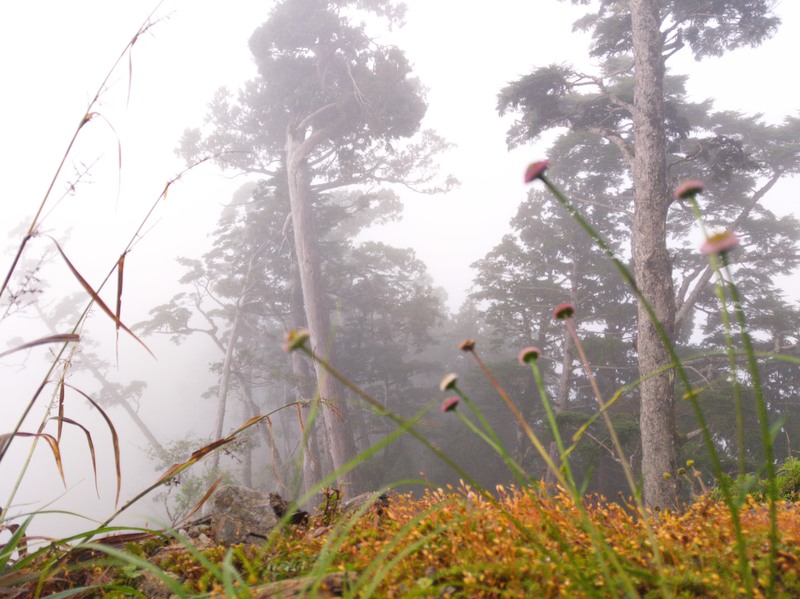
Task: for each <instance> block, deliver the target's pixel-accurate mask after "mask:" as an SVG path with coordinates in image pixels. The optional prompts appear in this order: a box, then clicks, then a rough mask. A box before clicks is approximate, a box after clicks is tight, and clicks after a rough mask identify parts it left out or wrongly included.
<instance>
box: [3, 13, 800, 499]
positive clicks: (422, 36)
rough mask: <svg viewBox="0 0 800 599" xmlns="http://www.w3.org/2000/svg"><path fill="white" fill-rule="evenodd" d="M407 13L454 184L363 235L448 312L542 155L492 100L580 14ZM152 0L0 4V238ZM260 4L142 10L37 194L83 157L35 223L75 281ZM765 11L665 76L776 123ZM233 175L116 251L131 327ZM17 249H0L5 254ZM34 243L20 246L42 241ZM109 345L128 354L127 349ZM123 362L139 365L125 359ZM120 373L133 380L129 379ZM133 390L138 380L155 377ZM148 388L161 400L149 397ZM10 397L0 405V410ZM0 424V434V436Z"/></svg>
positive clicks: (246, 64) (161, 296)
mask: <svg viewBox="0 0 800 599" xmlns="http://www.w3.org/2000/svg"><path fill="white" fill-rule="evenodd" d="M407 4H408V6H409V11H408V15H407V25H406V27H405V28H404V29H403V30H402V31H401V32H399V33H397V34H396V35H393V36H392V38H391V39H392V40H393V41H395V42H396V43H397V44H398V45H399V46H400V47H401V48H403V49H404V50H405V51H406V52H407V54H408V55H409V57H410V58H411V60H412V62H413V63H414V65H415V71H416V74H417V75H418V76H419V77H420V78H421V80H422V81H423V83H424V84H425V85H426V86H427V87H428V88H429V94H428V100H429V104H430V106H429V110H428V114H427V117H426V120H425V123H424V126H425V127H430V128H434V129H436V130H437V131H438V132H439V133H441V134H442V135H443V136H444V137H445V138H447V139H448V140H449V141H451V142H453V143H455V144H456V145H457V148H456V149H455V150H453V151H452V152H451V153H450V154H449V155H448V156H445V157H443V159H442V162H443V166H444V169H445V171H446V172H450V173H452V174H454V175H455V176H456V177H457V178H459V179H460V180H461V182H462V185H461V187H460V188H458V189H457V190H456V191H454V192H452V193H450V194H449V195H447V196H443V197H426V196H417V195H414V194H407V195H406V196H404V199H405V203H406V212H405V218H404V220H403V221H402V222H401V223H398V224H395V225H391V226H390V227H388V228H387V229H385V230H383V231H381V232H380V236H381V238H382V239H387V240H389V241H391V242H393V243H395V244H396V245H400V246H411V247H414V248H415V249H416V250H417V252H418V255H419V257H420V258H422V259H423V260H424V261H425V262H426V263H427V264H428V266H429V268H430V271H431V273H432V275H433V277H434V280H435V281H436V283H437V284H439V285H442V286H443V287H445V288H446V289H447V291H448V293H449V294H450V302H449V305H450V307H451V308H452V309H457V308H458V306H459V305H460V303H461V301H462V300H463V299H464V297H465V293H466V290H467V288H468V287H469V285H470V282H471V276H472V275H471V272H470V270H469V268H468V265H469V264H470V263H471V262H473V261H475V260H477V259H479V258H481V257H482V256H483V255H485V254H486V252H487V251H488V250H489V249H491V248H492V247H493V246H494V245H495V244H496V243H498V242H499V240H500V238H501V236H502V235H503V234H504V233H505V232H506V231H507V225H508V221H509V219H510V218H511V217H512V216H513V214H514V213H515V211H516V208H517V206H518V204H519V202H520V201H521V200H522V199H523V198H524V197H525V193H526V189H525V187H524V186H523V184H522V181H521V179H522V172H523V171H524V168H525V166H526V165H527V163H528V162H530V161H532V160H535V159H540V158H542V157H544V154H543V153H544V149H545V147H546V146H544V145H541V146H540V147H538V148H536V147H531V148H526V149H523V150H517V151H515V152H513V153H508V152H507V151H506V147H505V131H506V128H507V126H508V121H503V120H501V119H499V118H498V116H497V114H496V112H495V104H496V96H497V93H498V91H499V90H500V88H501V87H502V86H504V85H505V84H506V83H508V82H510V81H512V80H514V79H516V78H518V77H519V76H521V75H524V74H526V73H527V72H529V71H530V70H531V67H533V66H542V65H546V64H549V63H552V62H572V63H585V62H586V59H585V58H583V56H584V54H585V49H586V42H587V40H586V38H585V36H582V35H577V34H573V33H571V22H572V21H573V20H574V18H575V17H576V16H577V15H578V14H580V11H576V10H575V9H574V8H573V7H572V6H571V5H570V3H569V2H557V1H556V0H528V1H522V0H494V1H493V2H491V3H489V2H475V1H471V2H466V1H464V0H407ZM154 5H155V3H153V4H152V5H151V3H149V2H146V1H137V2H119V1H117V2H114V1H111V2H109V1H108V0H71V1H69V2H65V1H63V0H27V1H25V2H13V3H12V2H5V3H3V5H2V8H0V81H2V82H3V94H2V96H0V111H1V113H2V115H3V118H0V194H2V195H1V196H0V230H2V231H10V230H11V229H12V228H13V227H15V226H17V225H18V224H19V223H20V222H22V221H26V222H27V221H29V220H30V218H31V216H32V214H33V212H34V211H35V208H36V206H38V203H39V201H40V200H41V198H42V195H43V193H44V191H45V189H46V188H47V185H48V183H49V180H50V178H51V177H52V175H53V173H54V170H55V168H56V166H57V164H58V162H59V160H60V159H61V156H62V154H63V152H64V150H65V148H66V146H67V143H68V141H69V139H70V138H71V136H72V134H73V132H74V129H75V127H76V125H77V124H78V122H79V121H80V120H81V118H82V116H83V114H84V111H85V109H86V106H87V103H88V100H89V99H90V98H91V97H92V96H93V95H94V93H95V91H96V89H97V87H98V85H99V84H100V82H101V81H102V79H103V78H104V77H105V75H106V73H107V71H108V69H109V67H110V66H111V64H112V63H113V61H114V60H115V59H116V57H117V56H118V55H119V53H120V52H121V50H122V49H123V47H124V45H125V43H126V41H127V40H129V39H130V38H131V37H132V35H133V34H134V33H135V31H136V30H137V28H138V26H139V25H140V23H141V22H142V21H143V20H144V18H145V16H146V15H147V14H148V13H149V11H150V10H152V8H153V6H154ZM270 5H271V2H269V1H265V0H258V1H256V0H231V1H228V2H225V3H222V2H208V1H200V0H192V1H189V0H166V1H165V2H164V3H163V5H162V6H161V8H160V9H159V10H158V12H157V15H158V16H161V17H167V18H165V19H164V20H163V21H162V22H160V23H158V24H157V25H156V26H155V27H154V28H153V29H152V30H151V31H150V32H148V33H147V34H145V35H144V36H143V37H142V39H140V40H139V42H138V43H137V44H136V46H135V48H134V51H133V55H132V80H131V88H130V89H131V91H130V102H129V103H127V102H126V96H127V93H128V83H129V82H128V77H129V72H128V65H127V58H126V59H125V60H124V61H123V65H122V66H121V67H120V68H119V69H118V70H117V71H115V72H114V74H113V75H112V77H111V83H110V87H109V89H108V90H107V91H106V92H105V93H104V95H103V100H102V103H101V105H100V106H99V108H98V109H97V110H98V112H100V113H101V114H102V115H103V118H97V119H95V120H94V121H93V122H92V123H90V124H89V125H87V126H86V127H85V128H84V130H83V131H82V134H81V136H80V138H79V143H78V144H77V146H76V148H75V151H74V153H73V155H72V157H71V159H70V160H68V162H67V166H66V168H65V177H63V178H62V179H61V180H60V181H58V182H57V183H56V187H55V189H56V193H55V194H54V196H53V198H52V199H51V200H55V199H57V198H58V197H59V196H60V195H61V193H63V192H64V191H66V189H67V186H68V182H69V180H70V178H71V177H72V173H73V172H74V168H75V166H76V165H77V166H78V168H80V166H79V165H80V164H81V163H83V164H93V166H92V169H91V175H90V177H89V178H88V179H87V180H86V181H85V182H84V183H82V184H81V185H80V186H79V187H78V189H77V193H76V194H74V195H69V196H67V197H66V198H65V199H64V200H63V201H62V202H61V203H60V204H58V206H57V207H56V209H55V210H54V212H53V213H52V214H51V215H50V216H48V218H47V220H46V221H45V229H47V230H50V231H51V232H53V234H54V235H55V236H57V237H60V236H62V235H63V232H64V231H66V230H67V229H69V230H70V231H71V234H70V237H69V240H68V242H67V244H66V246H65V247H66V251H67V253H68V254H69V256H70V257H71V259H72V260H73V262H74V263H75V264H76V266H78V268H79V269H81V271H82V272H83V273H84V275H85V276H86V277H87V278H88V279H89V281H90V282H92V283H93V284H95V285H96V284H97V283H98V282H99V281H100V280H101V279H102V277H103V276H105V274H106V273H107V272H108V271H109V269H110V268H111V267H112V266H113V264H114V262H115V261H116V258H117V257H118V255H119V253H120V252H121V251H122V249H123V248H124V246H125V244H126V243H127V241H128V239H129V238H130V236H131V235H132V233H133V231H134V230H135V229H136V228H137V227H138V224H139V222H140V221H141V219H142V218H143V217H144V214H145V213H146V212H147V211H148V210H149V209H150V207H151V205H152V204H153V203H154V202H155V200H156V198H157V197H158V196H159V194H160V193H161V190H162V189H163V187H164V184H165V182H166V181H168V180H170V179H171V178H173V177H174V176H175V174H177V173H178V172H179V171H180V170H181V169H182V168H183V165H182V163H181V161H180V160H179V159H178V158H177V157H176V156H175V155H174V152H173V150H174V148H175V147H176V145H177V142H178V139H179V137H180V135H181V133H182V131H183V130H184V129H185V128H186V127H191V126H197V125H199V124H201V123H202V121H203V118H204V115H205V114H206V106H207V104H208V102H209V100H210V99H211V96H212V94H213V92H214V91H215V90H216V89H217V88H218V87H220V86H222V85H227V86H229V87H230V88H231V89H236V88H237V87H238V86H239V84H240V83H242V82H243V81H244V80H246V79H247V78H249V77H251V76H253V75H254V74H255V68H254V66H253V63H252V60H251V58H250V54H249V50H248V48H247V41H248V39H249V37H250V34H251V33H252V31H253V30H254V29H255V28H256V27H257V26H258V25H259V24H260V23H262V22H263V21H264V20H265V19H266V17H267V15H268V11H269V7H270ZM778 13H779V14H780V15H781V16H783V18H784V21H785V22H784V25H783V27H782V28H781V30H780V32H779V33H778V35H777V36H776V37H775V38H774V39H772V40H770V41H769V42H767V43H766V44H764V45H763V46H762V47H760V48H758V49H755V50H740V51H737V52H734V53H731V54H729V55H728V56H726V57H725V58H724V59H721V60H709V61H706V62H704V63H699V64H698V63H694V62H693V61H692V60H691V59H689V58H681V59H680V61H677V60H676V61H675V62H674V64H673V65H672V67H673V68H674V69H676V70H679V71H682V72H686V70H688V69H691V71H692V78H691V79H690V90H691V93H692V94H694V95H695V97H696V98H697V99H700V98H704V97H707V96H713V97H716V98H717V100H718V102H717V106H718V107H721V108H728V109H738V110H742V111H744V112H763V113H765V114H766V116H767V117H768V118H769V119H770V120H773V121H778V120H780V118H781V117H782V116H783V115H786V114H791V113H793V112H794V111H796V110H797V109H798V108H800V86H799V85H798V84H797V81H796V77H795V75H794V61H795V60H797V57H798V56H800V42H799V40H800V2H796V1H791V0H784V1H783V3H782V4H781V5H780V6H779V8H778ZM111 127H113V130H112V129H111ZM118 143H119V146H121V148H122V169H121V175H120V170H119V168H118V156H117V148H118ZM98 159H99V161H98V162H97V163H96V164H95V161H96V160H98ZM120 176H121V178H120ZM241 182H242V181H241V180H239V179H232V178H231V177H230V176H229V175H225V176H223V175H220V174H219V173H217V172H215V170H214V169H213V168H208V167H202V168H201V169H198V170H197V171H195V172H193V173H191V174H189V175H188V176H187V177H186V179H185V180H184V182H182V183H181V184H179V185H177V186H175V187H174V188H173V189H172V190H171V191H170V194H169V196H168V198H167V200H166V201H165V202H161V203H160V205H159V206H158V207H157V210H156V215H157V218H156V220H154V221H152V224H154V225H155V226H154V227H153V228H149V229H148V232H147V235H146V236H145V238H144V240H143V241H142V242H141V243H139V244H138V245H137V246H136V248H135V250H134V252H133V253H132V254H131V255H130V256H129V258H128V262H127V277H128V281H127V283H126V285H127V289H126V295H125V301H126V303H125V307H126V310H127V314H128V317H129V319H130V320H129V322H136V321H138V320H141V319H142V318H144V317H145V316H146V314H147V311H148V310H149V309H150V308H151V307H153V306H155V305H157V304H160V303H163V302H165V301H167V300H168V299H169V298H170V297H171V296H172V295H173V293H175V291H176V286H175V285H173V284H171V282H172V281H173V280H174V279H175V278H176V277H177V276H179V274H180V270H179V268H178V267H177V266H176V265H175V264H174V260H173V258H174V257H175V256H176V255H187V256H199V255H200V254H201V253H202V251H203V246H204V245H205V244H206V243H207V235H208V234H209V233H210V231H211V229H212V228H213V226H214V224H215V222H216V219H217V215H218V212H219V207H220V206H221V205H222V204H224V203H226V202H227V201H229V199H230V195H231V192H232V191H233V190H234V189H235V188H236V187H238V185H239V184H240V183H241ZM118 190H119V194H118ZM797 195H798V193H797V186H796V185H788V184H787V185H782V186H779V187H778V188H777V189H776V191H775V192H774V193H773V200H772V201H773V203H774V205H776V206H781V207H783V208H784V209H787V207H788V206H793V205H795V203H796V200H797ZM18 241H19V240H18V237H17V238H13V239H9V245H10V246H11V245H15V244H17V243H18ZM39 243H42V245H40V246H38V247H44V246H45V245H46V244H45V243H44V242H41V241H40V242H39ZM7 262H8V259H7V258H5V257H4V258H3V259H2V261H0V265H2V266H3V272H5V268H6V264H7ZM112 296H113V294H112V295H110V296H109V297H112ZM4 331H5V329H4V328H3V327H0V346H4V345H5V340H4V339H7V334H8V331H5V332H4ZM17 334H18V333H17ZM109 337H111V334H109ZM3 348H4V347H0V349H3ZM124 350H125V351H127V352H130V353H134V354H135V353H136V352H138V351H139V350H137V349H135V348H134V346H133V345H132V344H129V345H126V346H124ZM178 359H181V358H178ZM188 359H189V358H187V357H185V356H184V357H183V360H184V361H185V362H184V363H182V365H181V366H179V367H178V371H183V369H184V368H191V365H190V364H189V363H188V362H186V361H187V360H188ZM133 362H134V366H136V365H140V364H141V363H144V362H140V361H139V358H136V359H135V360H133ZM147 364H148V366H146V368H147V369H149V370H150V374H152V375H154V380H156V381H157V380H160V379H159V378H158V376H160V375H158V373H169V372H174V371H175V370H174V369H175V367H174V366H171V367H170V366H165V365H164V362H163V360H162V362H161V363H160V364H159V365H153V364H152V363H150V362H147ZM203 366H204V365H203ZM132 368H133V367H132ZM128 374H129V376H130V377H131V378H143V375H142V373H140V372H129V373H128ZM0 380H2V379H0ZM150 384H151V388H152V386H153V385H154V384H155V383H154V382H151V383H150ZM164 384H165V385H170V387H169V394H181V395H187V396H189V397H197V396H198V395H199V393H200V392H202V391H203V390H204V388H199V389H195V388H193V387H191V385H189V384H187V383H185V382H184V383H176V382H175V381H172V382H164ZM156 393H158V392H156ZM164 394H165V392H164V391H163V390H162V391H161V392H160V395H164ZM4 395H5V394H4ZM12 399H13V398H11V397H8V396H4V397H2V399H0V401H3V402H5V401H12ZM0 408H2V406H0ZM3 413H4V411H0V414H3ZM0 422H2V426H0V432H2V431H4V430H5V429H6V428H7V427H9V426H10V425H9V424H8V423H6V422H4V421H0ZM175 422H176V421H175V419H174V418H164V419H161V422H154V427H155V428H156V429H158V428H159V426H160V427H162V430H163V431H168V430H169V427H170V426H174V425H175ZM197 432H198V433H205V432H206V431H197ZM50 459H51V458H50V457H49V456H46V455H45V457H44V458H43V460H42V464H44V465H41V466H37V467H40V468H46V469H48V471H49V470H51V469H52V465H51V464H50V463H48V460H50ZM5 466H6V465H5V464H4V465H2V467H0V478H5V477H7V476H9V473H8V472H5ZM109 472H110V471H109ZM47 476H48V477H49V476H52V473H50V474H48V475H47ZM86 484H91V482H90V481H89V482H87V483H86ZM132 490H134V491H135V490H137V489H136V488H133V489H132ZM5 493H6V485H5V484H3V483H0V502H2V501H4V499H3V496H4V495H5ZM105 494H106V495H107V494H108V493H105Z"/></svg>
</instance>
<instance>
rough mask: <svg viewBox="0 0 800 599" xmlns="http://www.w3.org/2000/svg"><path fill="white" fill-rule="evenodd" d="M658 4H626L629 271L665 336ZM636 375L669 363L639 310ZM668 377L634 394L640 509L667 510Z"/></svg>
mask: <svg viewBox="0 0 800 599" xmlns="http://www.w3.org/2000/svg"><path fill="white" fill-rule="evenodd" d="M660 4H662V2H661V1H660V0H631V3H630V8H631V18H632V27H633V56H634V69H635V71H634V77H635V83H634V114H633V137H634V148H635V153H636V155H635V158H634V166H633V187H634V216H633V240H632V251H633V268H634V274H635V277H636V284H637V286H638V288H639V290H640V291H641V292H642V294H643V295H644V297H645V298H646V299H647V301H648V302H649V303H650V305H651V306H652V307H653V310H654V311H655V314H656V317H657V318H658V320H659V321H660V322H661V324H662V326H663V327H664V329H665V331H666V333H667V335H668V336H670V337H671V336H672V334H673V329H674V324H675V294H674V290H673V285H672V266H671V263H670V259H669V253H668V252H667V235H666V223H667V210H668V208H669V204H670V202H671V197H670V194H669V188H668V185H667V160H666V131H665V122H664V71H665V68H664V58H663V45H664V43H663V38H662V34H661V29H660V25H661V19H660V15H659V5H660ZM638 353H639V374H640V376H641V377H645V376H647V375H649V374H650V373H652V372H653V371H654V370H656V369H658V368H659V367H661V366H664V365H665V364H668V363H669V362H670V358H669V354H668V352H667V350H666V348H665V347H664V344H663V342H662V341H661V339H660V338H659V335H658V332H657V330H656V328H655V326H654V325H653V323H652V322H651V320H650V317H649V315H648V313H647V311H646V310H645V308H644V307H643V306H642V305H641V303H640V304H639V307H638ZM673 380H674V376H673V373H672V372H671V371H669V372H664V373H663V374H660V375H658V376H654V377H652V378H650V379H648V380H645V381H644V382H643V383H642V384H641V386H640V388H639V390H640V391H639V392H640V394H641V415H640V427H641V432H642V477H643V483H644V485H643V490H644V498H645V502H646V505H647V506H648V507H651V508H656V507H661V508H667V507H673V506H675V505H676V503H677V487H676V482H675V481H676V478H675V476H666V477H665V476H664V474H665V473H669V474H670V475H673V474H674V472H675V469H676V465H677V450H676V444H675V414H674V407H673V397H674V383H673Z"/></svg>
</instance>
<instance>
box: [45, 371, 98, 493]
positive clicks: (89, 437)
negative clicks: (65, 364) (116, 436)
mask: <svg viewBox="0 0 800 599" xmlns="http://www.w3.org/2000/svg"><path fill="white" fill-rule="evenodd" d="M61 393H62V395H63V393H64V386H63V385H62V386H61ZM51 420H58V429H59V433H60V431H61V424H62V423H63V422H66V423H67V424H71V425H73V426H77V427H78V428H79V429H81V430H82V431H83V434H85V435H86V442H87V443H88V444H89V453H90V454H91V455H92V470H93V471H94V490H95V492H96V493H97V496H98V497H100V490H99V489H98V488H97V459H96V454H95V451H94V443H93V442H92V434H91V433H90V432H89V429H87V428H86V427H85V426H83V425H82V424H80V423H78V422H76V421H75V420H73V419H72V418H66V417H65V416H63V415H62V414H59V416H58V418H52V419H51ZM59 440H60V437H59Z"/></svg>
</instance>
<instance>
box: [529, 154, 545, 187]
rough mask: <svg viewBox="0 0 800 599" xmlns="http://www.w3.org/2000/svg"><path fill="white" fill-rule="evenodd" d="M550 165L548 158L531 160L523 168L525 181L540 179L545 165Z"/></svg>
mask: <svg viewBox="0 0 800 599" xmlns="http://www.w3.org/2000/svg"><path fill="white" fill-rule="evenodd" d="M548 166H550V161H549V160H540V161H539V162H532V163H531V164H529V165H528V168H527V169H525V183H530V182H532V181H534V180H536V179H541V178H542V175H544V172H545V171H546V170H547V167H548Z"/></svg>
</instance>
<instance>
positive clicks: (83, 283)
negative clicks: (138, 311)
mask: <svg viewBox="0 0 800 599" xmlns="http://www.w3.org/2000/svg"><path fill="white" fill-rule="evenodd" d="M48 237H49V236H48ZM50 240H51V241H52V242H53V243H54V244H55V246H56V249H57V250H58V253H59V254H61V257H62V258H64V262H66V264H67V267H68V268H69V269H70V271H71V272H72V274H73V275H74V276H75V278H76V279H78V282H79V283H80V284H81V286H82V287H83V289H84V290H85V291H86V293H88V294H89V295H90V296H91V298H92V301H94V302H95V303H96V304H97V305H98V306H100V309H101V310H102V311H103V312H105V313H106V315H107V316H108V317H109V318H111V320H113V321H114V322H115V323H116V324H117V326H118V327H119V328H121V329H122V330H123V331H125V332H126V333H128V334H129V335H130V336H131V337H133V338H134V339H136V341H138V342H139V343H140V344H141V346H142V347H143V348H145V349H146V350H147V353H149V354H150V355H151V356H153V357H154V358H155V354H153V352H151V351H150V348H149V347H147V345H146V344H145V342H144V341H142V340H141V339H139V337H137V336H136V334H135V333H134V332H133V331H131V330H130V329H129V328H128V327H126V326H125V325H124V324H123V323H122V321H121V320H120V319H119V318H117V317H116V316H115V315H114V313H113V312H112V311H111V310H110V309H109V307H108V306H106V304H105V302H104V301H103V300H102V299H100V296H99V295H97V293H96V292H95V290H94V289H92V286H91V285H89V283H88V282H87V281H86V279H84V278H83V275H81V273H79V272H78V269H77V268H75V266H74V265H73V264H72V262H70V260H69V258H67V255H66V254H65V253H64V250H62V249H61V246H60V245H59V244H58V242H57V241H56V240H55V239H53V238H52V237H50Z"/></svg>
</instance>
